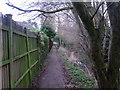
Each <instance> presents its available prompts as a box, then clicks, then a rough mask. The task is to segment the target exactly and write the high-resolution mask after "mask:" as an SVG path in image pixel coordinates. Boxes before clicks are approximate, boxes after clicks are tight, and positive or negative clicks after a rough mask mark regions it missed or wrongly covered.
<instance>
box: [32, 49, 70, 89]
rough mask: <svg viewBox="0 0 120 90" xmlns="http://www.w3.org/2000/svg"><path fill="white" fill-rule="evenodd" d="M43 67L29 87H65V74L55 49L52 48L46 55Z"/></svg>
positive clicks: (60, 58)
mask: <svg viewBox="0 0 120 90" xmlns="http://www.w3.org/2000/svg"><path fill="white" fill-rule="evenodd" d="M46 62H47V63H46V65H45V67H44V69H43V70H42V71H41V70H40V71H39V72H38V75H37V76H36V77H35V79H34V80H33V81H32V84H31V86H30V88H66V84H67V83H68V81H67V77H66V75H65V70H64V68H63V67H64V63H63V60H62V57H61V56H59V54H58V51H57V50H56V49H52V50H51V52H50V53H49V54H48V56H47V60H46Z"/></svg>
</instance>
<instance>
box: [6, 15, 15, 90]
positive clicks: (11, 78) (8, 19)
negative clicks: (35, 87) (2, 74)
mask: <svg viewBox="0 0 120 90" xmlns="http://www.w3.org/2000/svg"><path fill="white" fill-rule="evenodd" d="M6 15H7V23H8V25H9V34H8V35H9V52H8V54H9V60H10V88H14V82H13V78H14V74H13V50H12V44H13V43H12V40H13V31H12V15H11V14H6Z"/></svg>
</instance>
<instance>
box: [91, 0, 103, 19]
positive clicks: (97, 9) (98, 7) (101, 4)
mask: <svg viewBox="0 0 120 90" xmlns="http://www.w3.org/2000/svg"><path fill="white" fill-rule="evenodd" d="M103 4H104V2H102V3H101V4H100V5H99V6H98V8H97V9H96V11H95V13H94V14H93V16H92V17H91V19H93V18H94V17H95V15H96V14H97V12H98V10H99V8H100V6H101V5H103Z"/></svg>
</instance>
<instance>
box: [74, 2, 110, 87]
mask: <svg viewBox="0 0 120 90" xmlns="http://www.w3.org/2000/svg"><path fill="white" fill-rule="evenodd" d="M73 5H74V7H75V9H76V11H77V13H78V15H79V16H80V18H81V20H82V22H83V24H84V26H85V28H86V29H87V31H88V33H89V36H90V37H91V42H92V45H91V46H92V60H93V61H94V65H95V69H96V72H95V75H96V79H97V80H98V85H99V88H107V87H108V80H107V77H106V67H105V64H104V58H103V55H102V51H101V38H100V31H99V30H98V29H95V27H94V24H93V21H92V19H91V15H90V13H89V11H88V10H87V8H86V6H85V5H84V3H82V2H79V3H78V2H73Z"/></svg>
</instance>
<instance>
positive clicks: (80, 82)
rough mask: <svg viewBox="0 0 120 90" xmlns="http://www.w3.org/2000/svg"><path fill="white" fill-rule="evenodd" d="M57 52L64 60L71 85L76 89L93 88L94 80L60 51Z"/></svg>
mask: <svg viewBox="0 0 120 90" xmlns="http://www.w3.org/2000/svg"><path fill="white" fill-rule="evenodd" d="M58 51H59V53H60V55H61V56H62V57H63V59H64V60H65V67H66V69H67V70H68V72H69V77H70V78H71V84H74V85H75V87H76V88H93V87H94V80H93V79H91V77H89V76H88V75H87V74H86V72H84V71H83V70H81V69H80V68H79V66H78V65H77V64H75V63H73V62H72V60H70V59H69V57H68V56H66V55H65V53H64V52H63V51H62V50H61V49H59V50H58Z"/></svg>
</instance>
